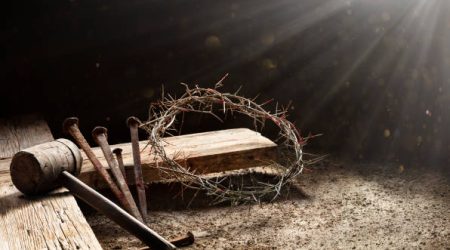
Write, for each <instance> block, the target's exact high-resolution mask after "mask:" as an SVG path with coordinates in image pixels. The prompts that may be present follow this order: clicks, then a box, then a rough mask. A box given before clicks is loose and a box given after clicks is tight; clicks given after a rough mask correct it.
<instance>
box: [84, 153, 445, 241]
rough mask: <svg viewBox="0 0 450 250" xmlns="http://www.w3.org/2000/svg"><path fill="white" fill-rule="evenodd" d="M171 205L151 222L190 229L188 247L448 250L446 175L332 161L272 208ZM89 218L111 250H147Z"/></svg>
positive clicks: (169, 232) (164, 231)
mask: <svg viewBox="0 0 450 250" xmlns="http://www.w3.org/2000/svg"><path fill="white" fill-rule="evenodd" d="M402 170H403V171H402ZM150 188H152V187H150ZM159 189H161V188H159ZM152 190H154V191H153V194H152V195H153V197H155V196H158V193H159V192H160V193H165V192H164V190H158V187H154V188H152ZM177 199H178V200H180V198H179V197H178V198H177ZM151 202H154V203H158V204H162V203H164V202H161V201H155V200H154V201H151ZM166 203H167V204H172V205H173V206H170V205H164V206H153V207H152V208H151V210H150V212H149V215H150V218H149V221H148V224H149V226H150V227H151V228H153V229H154V230H156V231H157V232H159V233H160V234H161V235H163V236H165V237H168V238H171V237H175V236H177V235H180V234H183V233H184V232H186V231H192V232H193V233H194V235H196V237H197V239H196V242H195V244H194V245H192V246H191V247H188V248H187V249H450V178H449V174H448V173H445V171H437V170H434V171H431V170H423V169H420V168H414V169H408V168H407V167H406V168H405V169H402V168H399V166H395V165H377V164H348V163H339V162H338V161H330V160H328V161H324V162H322V163H321V164H319V165H318V166H315V167H314V168H312V171H311V172H308V173H305V174H303V175H302V176H300V178H299V179H298V183H296V186H295V187H294V188H292V189H291V192H290V195H289V197H288V198H283V199H281V200H278V201H277V202H275V203H272V204H262V205H245V206H237V207H223V206H222V207H217V206H216V207H208V206H203V205H194V206H193V207H190V208H189V209H186V208H185V204H184V205H183V204H181V205H180V204H178V203H177V202H175V201H172V200H170V198H168V200H166ZM176 204H178V205H176ZM87 219H88V221H89V223H90V224H91V226H92V228H93V230H94V232H95V233H96V235H97V237H98V239H99V240H100V242H101V244H102V245H103V247H104V248H105V249H138V248H142V247H143V245H142V244H141V243H140V242H139V241H138V240H137V239H135V238H134V237H132V236H129V235H128V234H127V233H126V232H125V231H123V230H122V229H121V228H119V227H118V226H116V225H114V223H112V222H110V221H109V220H108V219H106V218H104V217H103V216H101V215H98V214H95V213H88V214H87Z"/></svg>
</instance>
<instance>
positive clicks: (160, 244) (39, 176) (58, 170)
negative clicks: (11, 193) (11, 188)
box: [10, 139, 176, 249]
mask: <svg viewBox="0 0 450 250" xmlns="http://www.w3.org/2000/svg"><path fill="white" fill-rule="evenodd" d="M81 163H82V157H81V152H80V150H79V149H78V147H77V146H76V145H75V144H74V143H72V142H71V141H69V140H66V139H58V140H56V141H52V142H47V143H43V144H39V145H36V146H33V147H31V148H28V149H25V150H22V151H20V152H18V153H17V154H16V155H14V157H13V159H12V161H11V166H10V171H11V179H12V182H13V183H14V185H15V186H16V187H17V189H19V190H20V191H21V192H22V193H24V194H26V195H29V196H33V195H42V194H45V193H48V192H50V191H52V190H54V189H56V188H58V187H61V186H64V187H66V188H67V189H68V190H69V191H70V192H71V193H72V194H73V195H75V196H77V197H78V198H80V199H81V200H83V201H84V202H86V203H87V204H89V205H90V206H92V207H93V208H95V209H96V210H97V211H99V212H100V213H102V214H104V215H106V216H107V217H108V218H110V219H111V220H113V221H114V222H116V223H117V224H119V225H120V226H121V227H123V228H124V229H126V230H127V231H128V232H130V233H131V234H133V235H134V236H136V237H137V238H139V239H140V240H141V241H142V242H144V243H145V244H147V245H148V246H149V247H151V248H152V249H175V248H176V247H175V245H174V244H172V243H171V242H169V241H167V240H166V239H164V238H163V237H161V236H160V235H159V234H157V233H156V232H154V231H153V230H151V229H150V228H148V227H147V226H146V225H145V224H143V223H142V222H140V221H139V220H137V219H136V218H134V217H133V216H131V215H130V214H128V213H127V212H126V211H125V210H123V209H122V208H120V207H119V206H117V205H116V204H114V203H113V202H111V201H110V200H108V199H107V198H105V197H104V196H103V195H101V194H100V193H98V192H97V191H95V190H94V189H92V188H91V187H89V186H88V185H86V184H84V183H83V182H81V181H80V180H78V179H77V178H76V177H75V176H77V175H79V174H80V170H81Z"/></svg>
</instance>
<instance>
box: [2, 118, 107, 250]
mask: <svg viewBox="0 0 450 250" xmlns="http://www.w3.org/2000/svg"><path fill="white" fill-rule="evenodd" d="M0 138H3V140H1V141H0V154H1V156H2V157H3V158H4V157H11V156H12V155H13V154H14V153H16V152H17V151H19V150H20V149H24V148H27V147H30V146H32V145H35V144H39V143H43V142H48V141H52V140H53V136H52V135H51V133H50V129H49V128H48V126H47V123H46V122H45V121H44V120H43V119H41V118H40V117H39V116H36V115H31V116H25V117H19V118H14V119H12V120H0ZM5 138H6V139H5ZM10 160H11V159H10V158H6V159H1V160H0V249H7V250H9V249H11V250H13V249H14V250H15V249H18V250H19V249H20V250H22V249H101V246H100V244H99V242H98V240H97V238H96V237H95V235H94V233H93V231H92V229H91V228H90V226H89V224H88V223H87V222H86V219H85V218H84V216H83V214H82V213H81V211H80V209H79V207H78V205H77V203H76V201H75V199H74V197H73V196H72V195H70V193H68V192H67V190H66V189H62V188H61V189H59V190H56V191H54V192H53V193H51V194H48V195H46V196H42V197H38V198H33V199H31V198H25V197H24V196H23V195H22V194H21V193H20V192H19V191H18V190H17V189H16V188H15V187H14V186H13V184H12V183H11V179H10V178H9V163H10Z"/></svg>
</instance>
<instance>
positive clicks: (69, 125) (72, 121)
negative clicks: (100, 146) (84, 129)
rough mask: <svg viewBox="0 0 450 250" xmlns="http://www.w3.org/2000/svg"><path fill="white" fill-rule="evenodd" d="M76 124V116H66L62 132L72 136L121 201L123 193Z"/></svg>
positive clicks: (77, 122) (77, 121)
mask: <svg viewBox="0 0 450 250" xmlns="http://www.w3.org/2000/svg"><path fill="white" fill-rule="evenodd" d="M78 124H79V120H78V118H77V117H69V118H66V119H65V120H64V122H63V132H64V133H67V134H70V135H71V136H72V137H73V138H74V140H75V142H76V143H77V144H78V146H79V147H80V148H81V149H82V150H83V151H84V153H85V154H86V156H87V157H88V158H89V160H90V161H91V163H92V165H94V168H95V169H96V170H97V172H98V173H99V174H100V176H101V177H102V178H103V179H104V180H105V181H106V183H107V184H108V186H109V188H111V191H112V192H113V194H114V195H115V196H116V197H117V199H118V200H119V201H122V200H123V199H124V198H125V197H124V195H123V193H122V192H121V191H120V189H119V188H118V187H117V185H116V184H115V183H114V181H113V179H112V177H111V175H110V174H109V173H108V171H107V170H106V168H105V167H103V165H102V163H101V162H100V161H99V160H98V158H97V156H95V154H94V152H93V151H92V148H91V147H90V146H89V143H88V142H87V141H86V138H84V136H83V134H82V133H81V131H80V129H79V126H78Z"/></svg>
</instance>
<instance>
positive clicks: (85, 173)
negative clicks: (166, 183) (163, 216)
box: [80, 128, 277, 187]
mask: <svg viewBox="0 0 450 250" xmlns="http://www.w3.org/2000/svg"><path fill="white" fill-rule="evenodd" d="M147 143H148V141H141V142H140V148H141V161H142V171H143V176H144V180H145V181H147V182H151V181H158V180H161V177H160V176H159V174H158V171H157V170H156V169H155V168H154V166H155V163H156V162H158V161H160V160H158V159H155V157H154V155H152V154H150V147H149V146H147ZM276 146H277V145H276V144H275V143H274V142H272V141H271V140H269V139H267V138H266V137H264V136H262V135H261V134H260V133H257V132H255V131H252V130H250V129H246V128H239V129H228V130H220V131H213V132H205V133H197V134H189V135H182V136H173V137H167V138H164V147H165V150H166V153H167V154H168V155H169V156H176V159H180V161H181V162H185V163H186V164H187V166H188V167H189V168H190V170H191V171H195V172H196V173H198V174H208V173H214V172H222V171H229V170H234V169H244V168H251V167H256V166H261V165H264V164H265V163H267V162H270V161H273V160H274V159H276ZM111 148H122V150H123V151H122V155H123V161H124V165H125V167H126V172H127V180H130V181H131V183H132V182H133V179H134V178H133V156H132V149H131V144H130V143H124V144H117V145H112V146H111ZM93 150H94V153H95V155H96V156H97V157H98V158H99V160H100V161H101V162H102V164H103V165H104V166H105V167H106V166H107V163H106V161H105V159H104V157H103V154H102V152H101V150H100V149H99V148H94V149H93ZM83 159H84V160H83V166H82V170H81V176H80V179H81V180H83V181H84V182H85V183H87V184H88V185H91V186H94V187H105V184H104V183H103V181H102V180H101V178H100V177H99V176H98V175H97V174H96V173H95V169H94V167H93V166H92V164H91V162H90V161H89V160H88V159H87V157H85V156H83Z"/></svg>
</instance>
